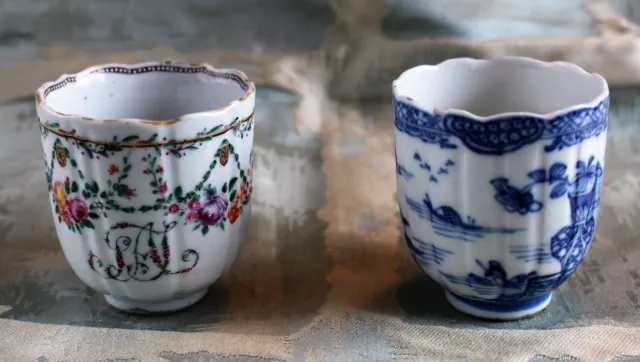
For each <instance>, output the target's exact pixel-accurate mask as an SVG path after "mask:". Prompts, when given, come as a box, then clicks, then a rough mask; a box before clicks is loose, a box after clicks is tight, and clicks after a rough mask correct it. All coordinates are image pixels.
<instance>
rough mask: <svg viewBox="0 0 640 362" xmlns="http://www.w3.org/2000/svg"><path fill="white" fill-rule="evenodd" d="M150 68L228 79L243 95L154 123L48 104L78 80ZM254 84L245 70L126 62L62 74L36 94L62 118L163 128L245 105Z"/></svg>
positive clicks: (40, 103) (46, 108)
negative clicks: (75, 111)
mask: <svg viewBox="0 0 640 362" xmlns="http://www.w3.org/2000/svg"><path fill="white" fill-rule="evenodd" d="M148 67H155V68H157V69H158V70H157V71H162V69H172V70H175V71H176V72H180V70H181V69H183V70H184V72H185V73H186V74H188V75H196V76H197V75H202V74H205V75H207V76H210V77H219V78H224V79H227V80H231V81H234V82H236V83H237V84H238V85H239V86H240V88H242V90H243V91H244V93H243V95H242V96H241V97H239V98H236V99H234V100H233V101H231V102H229V103H227V104H225V105H223V106H221V107H218V108H216V109H211V110H206V111H200V112H193V113H187V114H183V115H180V116H178V117H176V118H173V119H164V120H153V119H142V118H116V119H98V118H95V117H87V116H85V115H81V114H69V113H63V112H60V111H58V110H56V109H55V108H54V107H52V106H51V105H50V104H48V103H47V96H48V95H49V94H51V93H52V92H55V91H56V90H58V89H60V88H62V87H64V86H66V85H68V84H72V83H75V82H76V81H77V80H81V79H86V78H89V77H92V76H95V75H97V74H118V73H124V74H128V75H131V76H135V75H136V74H143V72H142V71H141V72H140V73H137V72H136V70H141V69H144V68H148ZM114 69H115V70H116V71H112V70H114ZM255 89H256V88H255V84H254V83H253V82H251V81H250V80H249V78H248V77H247V76H246V74H244V73H243V72H242V71H240V70H238V69H232V68H215V67H213V66H212V65H210V64H208V63H181V62H173V61H154V62H143V63H133V64H125V63H105V64H98V65H94V66H91V67H88V68H85V69H83V70H81V71H79V72H77V73H64V74H62V75H60V76H59V77H58V78H57V79H56V80H54V81H49V82H46V83H44V84H42V85H41V86H40V87H38V89H37V91H36V94H35V96H36V105H37V106H38V107H39V108H41V109H43V110H44V111H46V112H48V113H50V114H52V115H56V116H58V117H62V118H68V119H71V118H76V119H83V120H87V121H98V122H102V123H121V122H122V123H146V124H155V125H163V124H173V123H177V122H179V121H181V120H182V119H185V118H196V117H207V116H212V115H214V114H215V115H217V114H220V113H221V112H224V111H226V110H228V109H230V108H232V106H234V105H236V104H239V103H242V102H244V101H246V100H247V99H248V98H249V97H250V96H251V95H252V94H253V93H255Z"/></svg>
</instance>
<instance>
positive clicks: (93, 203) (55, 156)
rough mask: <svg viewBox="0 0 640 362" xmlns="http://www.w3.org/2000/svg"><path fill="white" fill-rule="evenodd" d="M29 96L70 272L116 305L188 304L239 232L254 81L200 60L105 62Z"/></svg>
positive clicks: (141, 308)
mask: <svg viewBox="0 0 640 362" xmlns="http://www.w3.org/2000/svg"><path fill="white" fill-rule="evenodd" d="M36 98H37V99H36V101H37V113H38V118H39V122H40V127H41V133H42V145H43V150H44V160H45V173H46V178H47V185H48V188H49V191H50V198H49V202H50V204H51V209H52V212H53V218H54V223H55V227H56V231H57V235H58V238H59V240H60V243H61V245H62V249H63V251H64V254H65V256H66V258H67V260H68V262H69V264H70V265H71V267H72V269H73V270H74V272H75V273H76V275H77V276H78V277H79V278H80V279H81V280H82V281H83V282H84V283H86V284H87V285H88V286H90V287H91V288H93V289H95V290H97V291H98V292H100V293H103V294H104V295H105V296H106V299H107V301H108V302H109V303H110V304H111V305H113V306H114V307H116V308H118V309H121V310H125V311H131V312H167V311H173V310H177V309H181V308H184V307H187V306H189V305H191V304H193V303H195V302H197V301H198V300H199V299H200V298H201V297H202V296H204V294H205V293H206V291H207V289H208V287H209V286H210V285H211V284H212V283H214V282H215V281H216V280H217V279H218V277H219V276H220V275H221V274H222V273H223V272H224V271H225V270H226V269H228V268H229V267H230V265H231V264H232V262H233V261H234V259H235V257H236V254H237V253H238V251H239V249H240V246H241V245H242V242H243V240H244V238H245V235H246V231H247V225H248V220H249V215H250V206H251V204H250V200H251V192H252V186H251V162H252V150H253V122H254V108H255V87H254V85H253V84H252V83H251V82H249V80H248V79H247V77H246V76H245V75H244V74H242V73H241V72H239V71H236V70H220V69H215V68H213V67H211V66H209V65H206V64H203V65H187V64H174V63H168V62H165V63H144V64H135V65H121V64H109V65H104V66H96V67H92V68H89V69H87V70H84V71H82V72H80V73H78V74H75V75H63V76H62V77H60V78H59V79H58V80H57V81H55V82H51V83H46V84H44V85H43V86H42V87H41V88H40V89H39V90H38V92H37V94H36Z"/></svg>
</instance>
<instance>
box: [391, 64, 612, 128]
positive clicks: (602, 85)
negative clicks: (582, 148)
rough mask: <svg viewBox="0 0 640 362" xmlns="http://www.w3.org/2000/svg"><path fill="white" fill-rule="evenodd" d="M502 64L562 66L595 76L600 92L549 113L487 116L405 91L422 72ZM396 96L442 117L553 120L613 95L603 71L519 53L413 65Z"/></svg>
mask: <svg viewBox="0 0 640 362" xmlns="http://www.w3.org/2000/svg"><path fill="white" fill-rule="evenodd" d="M499 63H511V64H512V65H514V64H517V65H522V66H531V67H536V68H539V69H545V68H546V69H549V68H555V69H561V70H563V71H566V72H571V73H574V74H579V75H581V76H584V77H591V78H594V79H596V80H597V82H598V87H599V92H598V94H597V95H596V96H595V97H592V98H591V99H590V100H588V101H587V102H581V103H577V104H572V105H570V106H568V107H564V108H561V109H557V110H554V111H552V112H547V113H534V112H499V113H495V114H491V115H487V116H481V115H477V114H474V113H473V112H470V111H467V110H464V109H460V108H455V107H452V108H446V109H438V108H428V107H425V106H423V105H421V104H420V103H419V102H417V101H416V100H415V99H413V98H412V97H411V96H409V95H407V94H406V93H405V92H403V89H402V87H401V82H402V81H405V79H406V78H410V77H416V76H417V74H418V73H420V72H437V71H440V70H442V69H444V68H447V67H452V66H456V67H463V68H467V69H472V71H473V70H477V69H479V68H480V67H481V66H487V65H496V66H497V65H498V64H499ZM392 95H393V98H394V99H395V100H397V101H401V102H403V103H405V104H407V105H409V106H412V107H415V108H418V109H420V110H421V111H424V112H426V113H428V114H431V115H439V116H446V115H456V116H461V117H466V118H471V119H475V120H477V121H483V122H486V121H491V120H497V119H503V118H511V117H528V118H539V119H547V120H550V119H554V118H556V117H558V116H561V115H563V114H567V113H570V112H572V111H577V110H581V109H586V108H595V107H597V106H598V105H599V104H601V103H602V102H604V101H605V100H606V99H607V98H608V97H609V87H608V85H607V81H606V80H605V79H604V77H602V76H601V75H600V74H597V73H589V72H587V71H586V70H584V69H583V68H581V67H579V66H578V65H575V64H573V63H569V62H563V61H553V62H546V61H541V60H537V59H532V58H527V57H517V56H500V57H496V58H492V59H475V58H452V59H448V60H445V61H443V62H440V63H438V64H435V65H427V64H424V65H418V66H415V67H412V68H409V69H407V70H405V71H404V72H402V73H401V74H400V75H399V76H398V78H396V79H395V80H394V81H393V83H392Z"/></svg>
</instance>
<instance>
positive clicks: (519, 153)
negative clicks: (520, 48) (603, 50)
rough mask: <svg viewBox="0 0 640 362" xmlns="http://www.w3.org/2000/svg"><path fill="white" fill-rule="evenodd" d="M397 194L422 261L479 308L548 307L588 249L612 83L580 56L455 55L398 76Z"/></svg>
mask: <svg viewBox="0 0 640 362" xmlns="http://www.w3.org/2000/svg"><path fill="white" fill-rule="evenodd" d="M393 106H394V117H395V141H396V162H397V173H398V198H399V206H400V211H401V214H402V221H403V224H404V232H405V239H406V243H407V245H408V247H409V249H410V251H411V253H412V254H413V256H414V258H415V260H416V262H417V263H418V265H419V266H420V268H421V269H422V270H424V271H425V272H426V273H427V274H428V275H429V276H430V277H431V278H432V279H434V280H435V281H437V282H438V283H439V284H441V285H442V286H443V287H444V288H445V290H446V293H447V298H448V300H449V301H450V302H451V304H452V305H453V306H454V307H455V308H457V309H459V310H461V311H463V312H465V313H468V314H472V315H475V316H478V317H485V318H492V319H514V318H520V317H524V316H528V315H531V314H534V313H537V312H539V311H540V310H542V309H544V308H545V307H546V306H547V304H548V303H549V301H550V300H551V291H552V290H553V289H555V288H557V287H558V286H559V285H561V284H562V283H563V282H564V281H565V280H566V279H567V278H568V277H569V276H570V275H571V274H572V273H573V272H574V271H575V270H576V269H577V268H578V266H579V264H580V263H581V262H582V260H583V259H584V258H585V256H586V254H587V251H588V250H589V246H590V244H591V241H592V239H593V236H594V232H595V227H596V219H597V214H598V205H599V201H600V193H601V189H602V177H603V171H604V161H605V160H604V156H605V145H606V130H607V113H608V107H609V92H608V87H607V84H606V82H605V80H604V79H603V78H602V77H600V76H599V75H595V74H589V73H587V72H585V71H584V70H582V69H580V68H578V67H577V66H575V65H571V64H567V63H561V62H554V63H544V62H540V61H535V60H531V59H526V58H514V57H505V58H499V59H495V60H472V59H453V60H449V61H446V62H444V63H441V64H439V65H437V66H418V67H416V68H412V69H410V70H407V71H406V72H404V73H403V74H402V75H401V76H400V77H399V78H398V79H397V80H396V81H395V82H394V84H393Z"/></svg>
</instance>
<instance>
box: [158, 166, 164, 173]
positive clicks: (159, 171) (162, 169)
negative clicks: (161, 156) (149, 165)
mask: <svg viewBox="0 0 640 362" xmlns="http://www.w3.org/2000/svg"><path fill="white" fill-rule="evenodd" d="M156 172H157V173H159V174H163V173H164V168H162V166H158V168H156Z"/></svg>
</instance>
